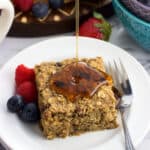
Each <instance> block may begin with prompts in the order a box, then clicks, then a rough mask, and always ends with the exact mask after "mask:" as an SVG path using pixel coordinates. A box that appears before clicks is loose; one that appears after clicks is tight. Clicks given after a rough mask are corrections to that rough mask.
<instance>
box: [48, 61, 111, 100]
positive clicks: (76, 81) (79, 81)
mask: <svg viewBox="0 0 150 150" xmlns="http://www.w3.org/2000/svg"><path fill="white" fill-rule="evenodd" d="M111 82H112V79H111V77H110V76H108V75H107V74H106V73H104V72H102V71H97V70H96V69H94V68H92V67H90V66H89V65H87V64H86V63H84V62H74V63H72V64H69V65H67V66H65V67H64V68H63V69H62V70H61V71H58V72H56V73H55V74H54V75H52V77H51V78H50V88H51V89H52V90H54V91H56V92H57V93H58V94H62V95H63V96H65V97H66V98H67V99H68V100H70V101H75V100H77V99H78V98H83V97H92V96H93V95H94V94H95V93H96V92H97V90H98V89H99V88H100V87H101V86H102V85H104V84H109V83H111Z"/></svg>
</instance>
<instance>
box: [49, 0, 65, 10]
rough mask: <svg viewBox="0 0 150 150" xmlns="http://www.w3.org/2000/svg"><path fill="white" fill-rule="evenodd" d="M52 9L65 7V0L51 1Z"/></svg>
mask: <svg viewBox="0 0 150 150" xmlns="http://www.w3.org/2000/svg"><path fill="white" fill-rule="evenodd" d="M49 4H50V7H52V8H54V9H57V8H61V7H62V6H63V5H64V0H49Z"/></svg>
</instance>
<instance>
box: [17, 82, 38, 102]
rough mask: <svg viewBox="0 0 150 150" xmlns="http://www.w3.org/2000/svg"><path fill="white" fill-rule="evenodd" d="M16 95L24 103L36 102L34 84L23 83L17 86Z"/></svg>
mask: <svg viewBox="0 0 150 150" xmlns="http://www.w3.org/2000/svg"><path fill="white" fill-rule="evenodd" d="M16 94H19V95H21V96H22V97H23V98H24V102H26V103H29V102H35V101H36V100H37V90H36V85H35V83H34V82H31V81H25V82H23V83H22V84H20V85H19V86H18V88H17V89H16Z"/></svg>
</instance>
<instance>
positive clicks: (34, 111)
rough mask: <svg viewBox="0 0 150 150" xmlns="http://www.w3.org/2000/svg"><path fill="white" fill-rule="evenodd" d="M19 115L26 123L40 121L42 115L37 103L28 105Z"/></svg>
mask: <svg viewBox="0 0 150 150" xmlns="http://www.w3.org/2000/svg"><path fill="white" fill-rule="evenodd" d="M18 114H19V117H20V119H21V120H23V121H25V122H36V121H38V120H39V119H40V113H39V110H38V107H37V105H36V104H35V103H28V104H26V105H25V106H24V108H23V110H22V111H20V112H19V113H18Z"/></svg>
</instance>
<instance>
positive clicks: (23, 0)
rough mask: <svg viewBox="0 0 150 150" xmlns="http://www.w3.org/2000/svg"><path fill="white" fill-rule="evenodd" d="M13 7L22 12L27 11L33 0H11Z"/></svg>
mask: <svg viewBox="0 0 150 150" xmlns="http://www.w3.org/2000/svg"><path fill="white" fill-rule="evenodd" d="M13 3H14V5H15V7H16V8H17V9H19V10H21V11H23V12H27V11H29V10H30V9H31V8H32V5H33V0H13Z"/></svg>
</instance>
